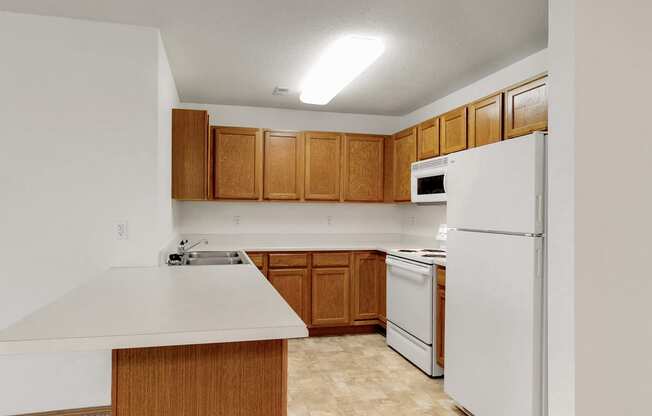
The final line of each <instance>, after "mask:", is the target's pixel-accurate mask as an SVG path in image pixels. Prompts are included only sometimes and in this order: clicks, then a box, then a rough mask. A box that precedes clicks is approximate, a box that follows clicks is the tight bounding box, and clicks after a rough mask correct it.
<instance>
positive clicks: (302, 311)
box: [267, 269, 310, 325]
mask: <svg viewBox="0 0 652 416" xmlns="http://www.w3.org/2000/svg"><path fill="white" fill-rule="evenodd" d="M267 278H268V279H269V282H270V283H271V284H272V286H274V288H275V289H276V290H277V291H278V293H279V294H280V295H281V297H283V299H285V301H286V302H287V303H288V305H290V307H291V308H292V309H293V310H294V311H295V312H296V313H297V315H299V317H301V319H302V320H303V322H305V323H306V324H307V325H308V324H310V307H309V305H310V292H309V291H308V269H276V270H274V269H270V270H269V271H268V272H267Z"/></svg>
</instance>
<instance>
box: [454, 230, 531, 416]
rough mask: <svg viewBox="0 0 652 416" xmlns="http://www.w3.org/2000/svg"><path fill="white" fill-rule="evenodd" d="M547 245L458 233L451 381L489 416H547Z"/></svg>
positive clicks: (458, 394)
mask: <svg viewBox="0 0 652 416" xmlns="http://www.w3.org/2000/svg"><path fill="white" fill-rule="evenodd" d="M541 253H542V241H541V238H534V237H520V236H513V235H499V234H486V233H470V232H462V231H450V232H449V234H448V260H447V267H446V335H445V351H446V379H445V380H444V390H445V391H446V393H448V394H449V395H450V396H451V397H452V398H453V400H455V401H456V402H457V403H459V404H460V405H461V406H463V407H465V408H466V409H468V410H469V411H470V412H471V413H473V414H475V415H481V416H541V388H542V377H543V376H542V372H541V371H542V370H541V360H542V357H541V354H542V353H541V351H542V349H541V345H542V331H543V329H542V313H541V308H542V300H541V299H542V274H543V273H542V254H541Z"/></svg>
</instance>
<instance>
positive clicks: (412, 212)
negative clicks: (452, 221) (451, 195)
mask: <svg viewBox="0 0 652 416" xmlns="http://www.w3.org/2000/svg"><path fill="white" fill-rule="evenodd" d="M401 221H402V227H401V232H402V233H403V234H409V235H415V236H421V237H432V238H434V237H435V236H436V235H437V230H438V229H439V225H440V224H446V205H412V204H408V205H401Z"/></svg>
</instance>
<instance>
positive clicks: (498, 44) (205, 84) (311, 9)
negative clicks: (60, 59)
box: [0, 0, 548, 115]
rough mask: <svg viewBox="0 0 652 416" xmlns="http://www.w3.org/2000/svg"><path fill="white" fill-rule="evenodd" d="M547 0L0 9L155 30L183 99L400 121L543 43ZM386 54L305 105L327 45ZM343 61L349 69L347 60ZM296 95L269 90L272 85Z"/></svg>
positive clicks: (222, 0)
mask: <svg viewBox="0 0 652 416" xmlns="http://www.w3.org/2000/svg"><path fill="white" fill-rule="evenodd" d="M547 3H548V2H547V0H492V1H486V0H468V1H464V2H461V1H442V0H438V1H433V0H415V1H409V2H396V1H393V0H358V1H350V0H330V1H323V2H315V1H311V2H309V1H305V0H276V1H273V2H272V1H257V0H237V1H236V0H213V1H203V0H186V1H179V0H174V1H173V0H138V1H135V2H134V1H133V0H112V1H103V2H97V1H92V2H91V1H87V0H65V1H56V2H53V1H50V0H31V1H29V2H25V1H24V0H0V9H2V10H8V11H15V12H22V13H32V14H40V15H48V16H65V17H74V18H82V19H90V20H98V21H108V22H117V23H125V24H131V25H142V26H150V27H156V28H160V30H161V35H162V38H163V41H164V44H165V47H166V50H167V54H168V58H169V61H170V65H171V68H172V72H173V74H174V78H175V81H176V84H177V88H178V91H179V94H180V97H181V100H182V101H183V102H195V103H208V104H229V105H248V106H260V107H278V108H293V109H304V110H305V109H307V110H319V111H334V112H346V113H364V114H383V115H404V114H406V113H409V112H410V111H412V110H415V109H417V108H419V107H421V106H423V105H425V104H428V103H430V102H432V101H434V100H435V99H437V98H441V97H442V96H445V95H447V94H448V93H450V92H452V91H455V90H457V89H459V88H461V87H463V86H465V85H468V84H469V83H471V82H473V81H475V80H478V79H480V78H482V77H484V76H486V75H489V74H490V73H493V72H495V71H496V70H498V69H500V68H503V67H505V66H507V65H509V64H511V63H513V62H515V61H517V60H519V59H521V58H524V57H526V56H528V55H530V54H532V53H534V52H536V51H539V50H541V49H543V48H545V47H546V45H547V37H548V34H547V30H548V29H547V26H548V25H547V13H548V11H547V8H548V7H547V6H548V4H547ZM348 34H358V35H363V36H374V37H378V38H380V39H382V40H383V42H384V44H385V53H384V54H383V56H382V57H380V58H379V59H378V60H377V61H376V62H375V63H374V64H373V65H372V66H371V67H370V68H368V69H367V70H366V71H365V72H364V73H363V74H362V75H361V76H360V77H358V78H357V79H356V80H355V81H354V82H352V83H351V84H349V85H348V86H347V87H346V88H345V89H344V90H343V91H342V92H341V93H340V94H339V95H338V96H337V97H335V98H334V99H333V100H332V101H331V102H330V103H329V104H328V105H325V106H314V105H309V104H303V103H301V102H300V101H299V93H300V90H301V84H302V82H303V79H304V77H305V76H306V75H307V73H308V71H309V70H310V68H311V67H312V65H313V64H314V63H315V61H316V60H317V59H318V57H319V56H320V54H321V53H322V52H323V50H324V48H325V47H326V46H327V45H328V44H329V43H331V42H332V41H334V40H335V39H337V38H339V37H341V36H344V35H348ZM343 64H345V63H343ZM278 85H281V86H283V87H287V88H288V89H289V94H287V95H285V96H278V95H273V94H272V92H273V91H274V87H276V86H278Z"/></svg>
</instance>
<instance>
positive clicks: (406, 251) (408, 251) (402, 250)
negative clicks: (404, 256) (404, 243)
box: [397, 249, 417, 253]
mask: <svg viewBox="0 0 652 416" xmlns="http://www.w3.org/2000/svg"><path fill="white" fill-rule="evenodd" d="M397 251H400V252H401V253H416V252H417V250H407V249H400V250H397Z"/></svg>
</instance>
